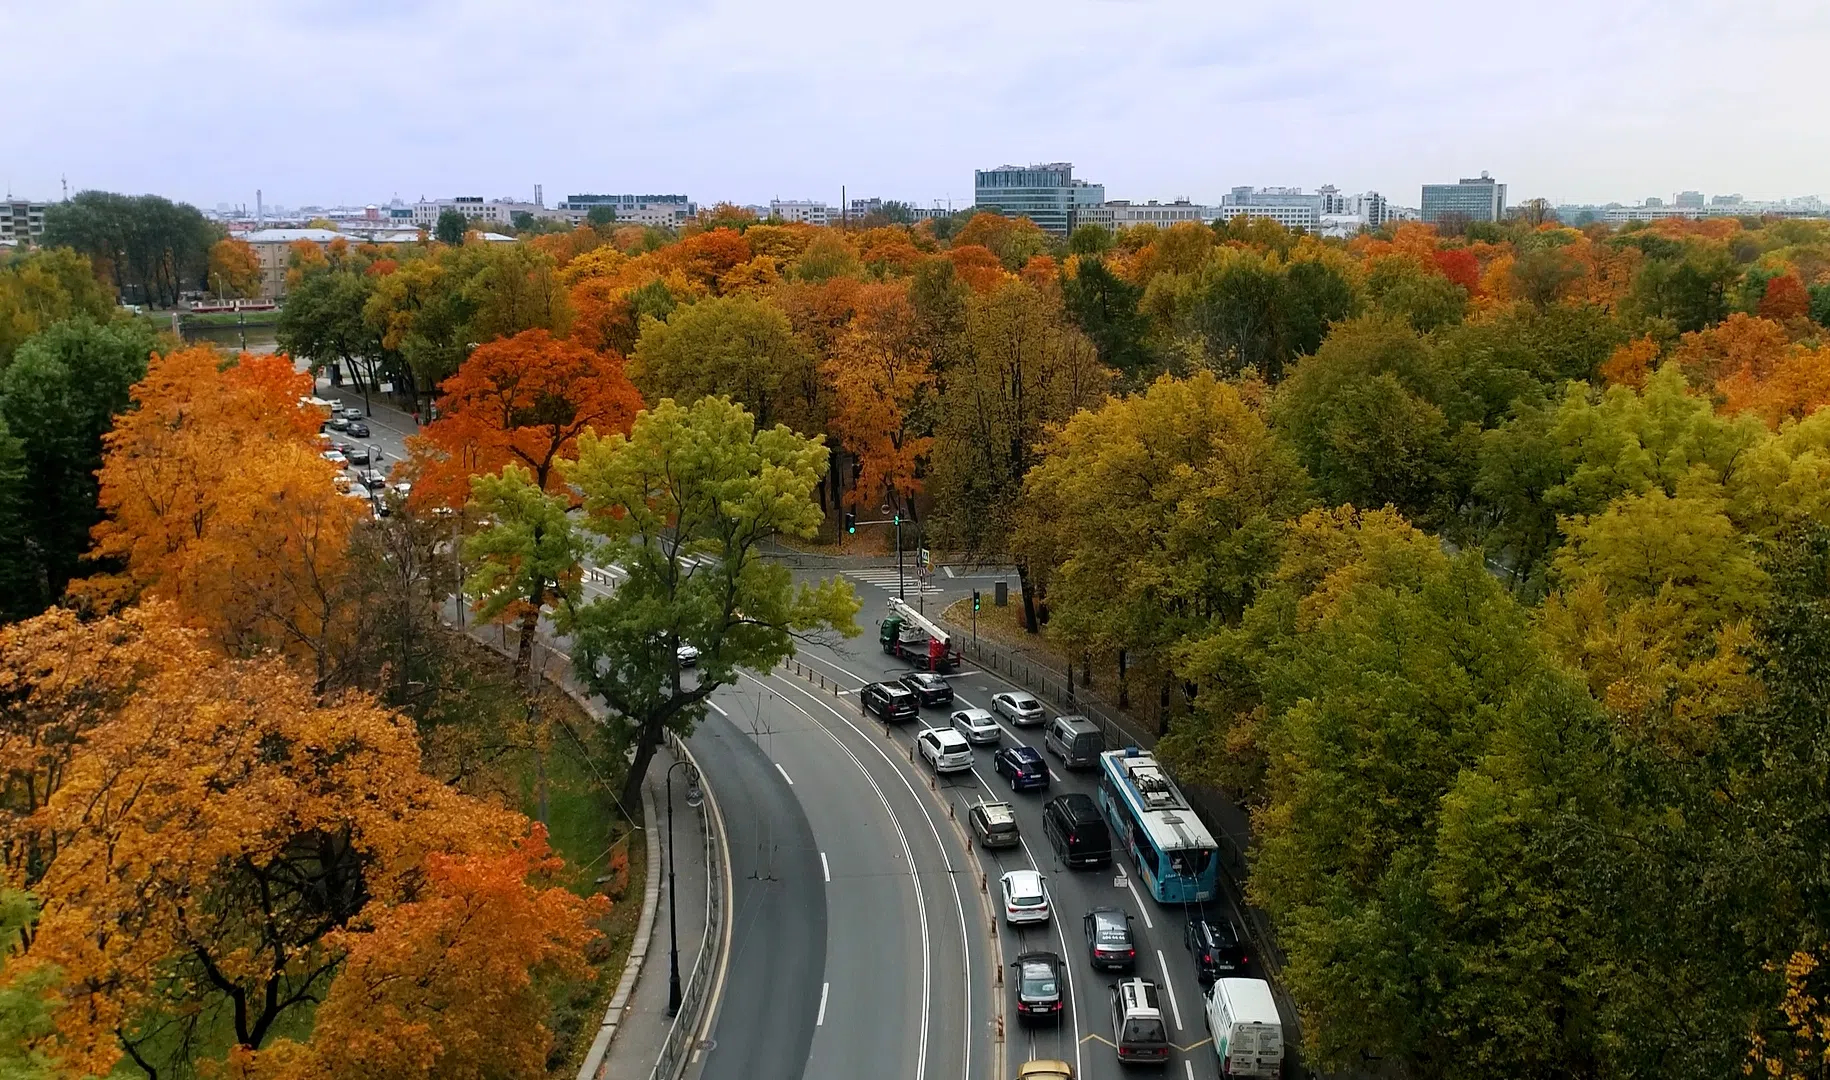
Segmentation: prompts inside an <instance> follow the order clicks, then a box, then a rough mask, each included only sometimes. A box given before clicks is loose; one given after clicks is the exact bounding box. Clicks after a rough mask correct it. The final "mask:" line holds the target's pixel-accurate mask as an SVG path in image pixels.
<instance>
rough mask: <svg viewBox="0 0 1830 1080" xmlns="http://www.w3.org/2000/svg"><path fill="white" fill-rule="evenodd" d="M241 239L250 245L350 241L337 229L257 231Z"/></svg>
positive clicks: (244, 234)
mask: <svg viewBox="0 0 1830 1080" xmlns="http://www.w3.org/2000/svg"><path fill="white" fill-rule="evenodd" d="M241 238H242V239H243V240H246V241H247V242H248V243H250V244H290V243H293V242H295V241H298V240H310V241H311V242H312V243H314V244H328V243H330V242H331V241H332V240H337V239H344V240H347V239H349V237H348V236H346V235H345V234H343V233H340V232H338V231H337V230H335V229H256V230H255V231H253V232H247V233H243V234H242V236H241Z"/></svg>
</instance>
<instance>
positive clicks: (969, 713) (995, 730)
mask: <svg viewBox="0 0 1830 1080" xmlns="http://www.w3.org/2000/svg"><path fill="white" fill-rule="evenodd" d="M952 723H953V730H954V731H957V732H959V733H960V734H961V735H964V736H965V737H966V741H967V742H969V743H971V744H972V745H974V746H996V745H997V744H998V742H999V740H1001V739H1002V738H1003V737H1004V729H1003V728H1001V727H999V726H998V722H997V719H996V718H995V717H993V716H992V715H991V714H990V713H988V712H986V711H985V710H984V709H961V710H960V711H958V712H956V713H954V714H953V717H952Z"/></svg>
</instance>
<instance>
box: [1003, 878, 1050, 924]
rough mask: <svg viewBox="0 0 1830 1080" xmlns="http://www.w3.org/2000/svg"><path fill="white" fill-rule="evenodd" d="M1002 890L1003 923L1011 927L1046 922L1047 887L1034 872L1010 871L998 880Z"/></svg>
mask: <svg viewBox="0 0 1830 1080" xmlns="http://www.w3.org/2000/svg"><path fill="white" fill-rule="evenodd" d="M998 884H999V886H1000V887H1001V888H1002V889H1003V890H1004V921H1005V922H1007V923H1009V924H1010V925H1012V926H1022V925H1025V924H1028V923H1045V922H1047V921H1048V914H1049V912H1048V887H1047V886H1046V885H1044V884H1042V875H1041V874H1038V873H1036V872H1035V871H1034V870H1012V871H1010V872H1009V873H1007V874H1005V875H1004V876H1003V877H1002V878H1000V879H998Z"/></svg>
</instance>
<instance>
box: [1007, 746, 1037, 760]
mask: <svg viewBox="0 0 1830 1080" xmlns="http://www.w3.org/2000/svg"><path fill="white" fill-rule="evenodd" d="M1004 752H1005V753H1006V754H1009V755H1010V757H1011V760H1012V761H1024V762H1030V761H1041V760H1042V755H1041V754H1038V753H1036V748H1035V747H1033V746H1013V747H1011V748H1010V749H1008V750H1006V751H1004Z"/></svg>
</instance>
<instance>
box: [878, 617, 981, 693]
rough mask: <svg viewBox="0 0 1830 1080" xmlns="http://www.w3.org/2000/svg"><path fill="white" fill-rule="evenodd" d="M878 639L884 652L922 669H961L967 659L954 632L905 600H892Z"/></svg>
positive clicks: (945, 670) (879, 628)
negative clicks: (962, 655) (963, 655)
mask: <svg viewBox="0 0 1830 1080" xmlns="http://www.w3.org/2000/svg"><path fill="white" fill-rule="evenodd" d="M877 640H878V642H879V643H880V644H881V645H882V646H883V651H884V652H886V653H889V654H890V655H891V656H895V657H900V658H902V659H904V660H907V661H908V662H909V663H911V664H913V665H915V667H917V668H919V669H920V670H922V671H933V672H937V673H939V674H941V675H945V674H948V673H949V672H953V671H957V670H959V667H960V664H961V662H962V660H963V659H964V658H963V657H961V656H960V651H959V646H958V645H956V644H955V643H954V641H953V635H951V634H949V633H947V631H945V630H943V629H941V626H940V624H939V623H936V622H935V621H934V620H932V619H930V618H928V617H927V616H925V615H923V614H922V613H921V612H919V611H916V610H915V609H914V608H912V607H910V606H909V605H908V604H907V603H905V602H904V601H902V600H894V599H893V600H891V601H890V614H889V615H888V616H887V617H886V618H885V619H884V620H883V621H882V622H881V623H878V624H877Z"/></svg>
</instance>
